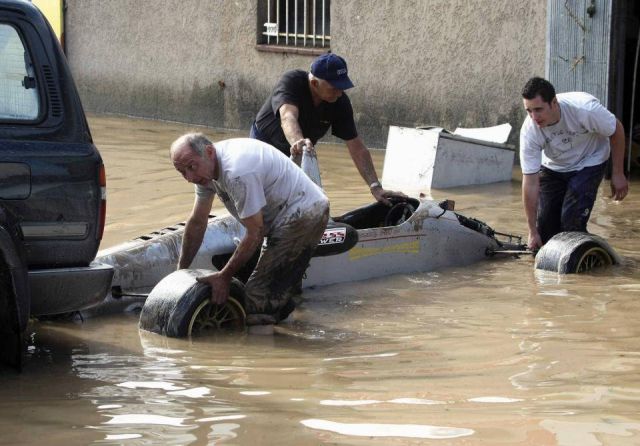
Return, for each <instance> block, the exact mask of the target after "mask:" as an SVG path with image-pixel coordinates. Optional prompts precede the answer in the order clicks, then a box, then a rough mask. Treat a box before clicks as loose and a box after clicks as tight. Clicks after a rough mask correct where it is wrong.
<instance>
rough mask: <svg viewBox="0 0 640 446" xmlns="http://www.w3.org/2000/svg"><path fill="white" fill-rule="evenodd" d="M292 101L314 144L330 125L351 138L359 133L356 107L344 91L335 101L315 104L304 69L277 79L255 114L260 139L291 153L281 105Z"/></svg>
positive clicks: (307, 134)
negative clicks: (281, 113)
mask: <svg viewBox="0 0 640 446" xmlns="http://www.w3.org/2000/svg"><path fill="white" fill-rule="evenodd" d="M284 104H291V105H295V106H296V107H298V123H299V124H300V128H301V129H302V134H303V135H304V137H305V138H309V139H310V140H311V142H312V143H313V144H314V145H315V144H316V142H317V141H318V140H319V139H320V138H322V137H323V136H324V134H325V133H327V130H329V127H331V134H332V135H334V136H337V137H338V138H340V139H342V140H345V141H348V140H350V139H353V138H355V137H356V136H358V132H357V131H356V125H355V122H354V121H353V108H352V107H351V101H350V100H349V97H348V96H347V95H346V94H345V93H343V94H342V96H340V98H338V100H337V101H336V102H334V103H328V102H324V101H323V102H321V103H320V105H318V106H317V107H315V106H314V105H313V100H312V97H311V90H310V89H309V78H308V73H307V72H306V71H303V70H292V71H287V72H286V73H285V74H284V75H283V76H282V77H281V78H280V80H279V81H278V83H277V84H276V86H275V87H274V89H273V92H272V93H271V96H269V98H268V99H267V100H266V101H265V103H264V105H263V106H262V108H261V109H260V111H259V112H258V116H257V117H256V127H257V129H258V133H259V135H258V139H260V140H262V141H264V142H266V143H269V144H271V145H272V146H275V147H276V148H277V149H278V150H280V151H281V152H283V153H284V154H285V155H287V156H288V155H289V148H290V147H291V144H289V142H288V141H287V138H285V136H284V132H283V131H282V127H281V126H280V113H279V110H280V107H281V106H282V105H284Z"/></svg>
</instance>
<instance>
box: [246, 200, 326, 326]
mask: <svg viewBox="0 0 640 446" xmlns="http://www.w3.org/2000/svg"><path fill="white" fill-rule="evenodd" d="M328 219H329V205H328V201H323V202H319V203H317V205H316V206H315V208H314V209H310V210H308V211H305V213H303V214H302V215H301V216H299V217H297V218H295V219H292V220H291V221H290V222H289V223H287V224H284V225H281V226H279V227H277V228H274V229H273V230H272V231H271V234H269V235H268V236H267V241H266V245H265V246H264V247H263V248H262V252H261V254H260V259H259V260H258V264H257V265H256V268H255V269H254V270H253V273H251V276H250V277H249V280H248V281H247V285H246V287H245V293H246V296H247V300H246V302H245V304H246V305H245V307H246V312H247V325H262V324H275V323H277V322H279V321H280V320H281V319H283V318H284V317H286V316H287V315H288V311H286V314H281V310H283V309H285V308H286V307H288V306H290V305H291V303H290V302H289V301H290V299H291V296H292V295H294V294H295V289H296V288H297V286H298V285H299V283H300V281H301V280H302V276H303V275H304V272H305V270H306V269H307V266H308V265H309V261H310V260H311V257H312V256H313V253H314V251H315V249H316V246H317V245H318V242H319V241H320V238H321V237H322V233H323V232H324V229H325V228H326V226H327V220H328ZM289 311H290V309H289Z"/></svg>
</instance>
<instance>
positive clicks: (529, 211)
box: [522, 174, 540, 232]
mask: <svg viewBox="0 0 640 446" xmlns="http://www.w3.org/2000/svg"><path fill="white" fill-rule="evenodd" d="M539 187H540V184H539V179H538V174H535V176H534V175H523V179H522V203H523V206H524V213H525V216H526V217H527V226H528V228H529V232H537V231H538V229H537V223H536V217H537V214H538V198H539Z"/></svg>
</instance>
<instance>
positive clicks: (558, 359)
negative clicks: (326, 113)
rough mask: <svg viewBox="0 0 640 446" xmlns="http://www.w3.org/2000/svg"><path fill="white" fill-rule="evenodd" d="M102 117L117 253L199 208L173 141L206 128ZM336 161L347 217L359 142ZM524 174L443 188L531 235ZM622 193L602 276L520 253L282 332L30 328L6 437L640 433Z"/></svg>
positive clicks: (637, 190) (598, 224) (534, 440)
mask: <svg viewBox="0 0 640 446" xmlns="http://www.w3.org/2000/svg"><path fill="white" fill-rule="evenodd" d="M90 125H91V127H92V131H93V134H94V138H95V141H96V144H97V145H98V147H99V148H100V151H101V153H102V156H103V158H104V161H105V165H106V169H107V176H108V219H107V226H106V232H105V237H104V240H103V244H102V247H103V248H104V247H108V246H113V245H116V244H118V243H121V242H124V241H125V240H128V239H130V238H133V237H135V236H138V235H141V234H144V233H146V232H149V231H152V230H155V229H159V228H161V227H164V226H168V225H172V224H174V223H176V222H178V221H182V220H184V219H185V218H186V216H187V213H188V211H189V209H190V208H191V204H192V201H193V190H192V187H191V186H190V185H188V184H187V183H185V182H184V181H183V180H182V179H181V178H180V177H179V176H178V175H177V174H176V173H175V172H174V171H173V169H172V166H171V164H170V163H169V160H168V154H167V148H168V145H169V143H170V142H171V141H172V140H173V139H174V138H175V137H177V136H179V135H180V134H181V133H183V132H185V131H187V130H191V129H193V128H192V127H188V126H184V125H180V124H171V123H159V122H153V121H144V120H135V119H127V118H120V117H102V116H93V117H91V118H90ZM199 130H203V131H205V132H206V133H208V134H210V135H212V137H213V139H214V140H215V139H221V138H226V137H232V136H238V134H237V133H226V132H220V131H213V130H211V129H202V128H200V129H199ZM374 159H375V162H376V165H377V166H378V169H379V170H381V169H382V167H381V166H382V161H383V152H380V151H376V152H375V153H374ZM320 165H321V170H322V174H323V183H324V186H325V188H326V190H327V193H328V195H329V198H330V199H331V206H332V213H333V214H334V215H336V214H338V213H341V212H344V211H347V210H349V209H352V208H354V207H356V206H359V205H363V204H367V203H369V202H370V201H371V197H370V196H369V195H368V191H367V188H366V186H365V185H364V184H363V182H362V180H361V179H360V178H359V177H358V175H357V173H356V171H355V168H354V167H353V164H352V163H351V161H350V159H349V157H348V155H347V153H346V149H345V148H344V147H343V146H331V145H322V146H321V147H320ZM519 187H520V183H519V174H518V171H517V169H516V170H515V171H514V180H513V181H512V182H510V183H501V184H494V185H488V186H474V187H466V188H456V189H448V190H438V191H432V196H433V198H434V199H444V198H449V199H453V200H455V201H456V210H457V211H459V212H461V213H463V214H464V215H467V216H471V217H475V218H479V219H481V220H483V221H485V222H486V223H488V224H489V225H491V226H492V227H494V228H495V229H497V230H499V231H503V232H513V233H518V234H524V231H525V225H524V221H523V216H522V210H521V205H520V190H519ZM607 187H608V185H603V186H602V189H601V191H600V195H599V197H598V200H597V205H596V208H595V211H594V217H593V218H592V219H591V223H590V229H591V231H592V232H594V233H597V234H599V235H602V236H604V237H606V238H607V239H608V240H609V241H610V243H611V244H612V245H613V246H614V247H615V249H616V250H617V251H618V253H619V254H621V255H622V256H623V257H624V264H623V265H621V266H618V267H614V268H611V269H608V270H606V271H600V272H597V273H593V274H589V275H580V276H575V275H574V276H565V277H558V276H556V275H554V274H540V273H535V272H534V270H533V263H532V259H530V258H526V257H523V258H520V259H502V260H499V259H494V260H488V261H485V262H481V263H478V264H475V265H473V266H469V267H464V268H450V269H447V270H441V271H436V272H427V273H421V274H410V275H397V276H392V277H386V278H380V279H376V280H370V281H367V282H360V283H348V284H341V285H336V286H330V287H325V288H321V289H315V290H307V291H305V293H304V302H303V304H302V305H301V306H300V307H299V308H298V309H297V310H296V311H295V312H294V313H293V315H292V317H291V318H290V319H289V320H288V321H286V323H284V324H283V326H282V327H281V328H280V329H279V330H278V332H277V333H276V335H275V336H273V337H256V336H247V335H233V336H218V337H215V338H207V339H193V340H176V339H166V338H163V337H160V336H156V335H152V334H148V333H145V332H140V331H138V328H137V317H136V316H135V315H114V316H108V317H103V318H95V319H89V320H86V321H84V322H83V323H73V322H71V323H62V322H33V323H32V324H31V326H30V327H29V347H28V354H27V358H26V365H25V371H24V372H23V373H22V374H20V375H17V374H14V373H11V372H7V371H2V372H1V374H0V443H1V444H8V445H18V444H47V445H63V444H64V445H68V444H124V445H143V444H145V445H146V444H167V445H205V444H229V445H262V444H265V445H266V444H269V445H271V444H278V445H317V444H339V445H364V444H367V445H370V444H376V445H418V444H420V445H423V444H428V445H431V444H433V445H564V446H598V445H638V444H640V324H639V323H638V316H639V315H640V303H639V302H640V274H639V273H638V261H639V260H640V254H639V253H640V241H639V240H640V239H639V237H638V235H639V234H640V182H638V181H637V180H636V181H634V182H633V184H632V186H631V187H632V189H631V195H630V196H629V197H628V199H627V200H625V201H624V202H623V203H614V202H612V201H611V200H609V199H608V198H606V195H607V189H606V188H607ZM215 212H218V213H220V212H222V210H221V209H220V207H219V206H218V207H217V208H216V210H215Z"/></svg>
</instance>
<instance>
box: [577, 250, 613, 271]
mask: <svg viewBox="0 0 640 446" xmlns="http://www.w3.org/2000/svg"><path fill="white" fill-rule="evenodd" d="M609 265H613V259H612V258H611V255H610V254H609V253H608V252H607V251H606V250H605V249H603V248H601V247H600V246H594V247H593V248H589V249H587V251H586V252H585V253H584V254H582V257H581V258H580V260H579V261H578V264H577V267H576V272H577V273H584V272H587V271H591V270H592V269H594V268H599V267H602V266H609Z"/></svg>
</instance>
